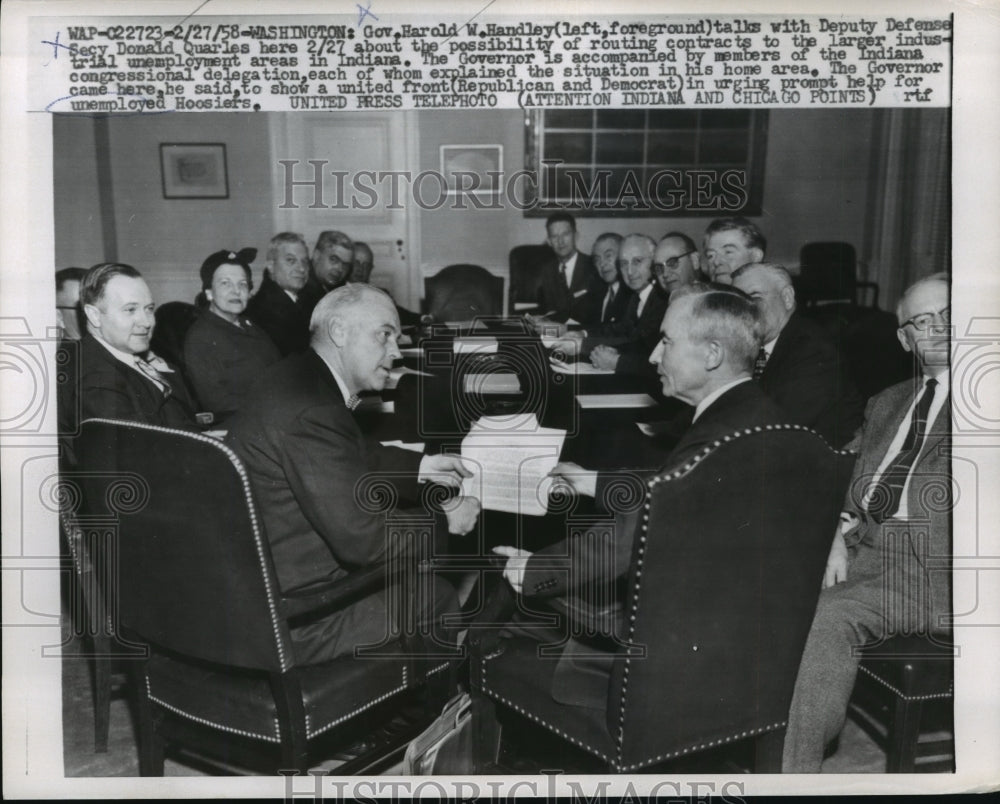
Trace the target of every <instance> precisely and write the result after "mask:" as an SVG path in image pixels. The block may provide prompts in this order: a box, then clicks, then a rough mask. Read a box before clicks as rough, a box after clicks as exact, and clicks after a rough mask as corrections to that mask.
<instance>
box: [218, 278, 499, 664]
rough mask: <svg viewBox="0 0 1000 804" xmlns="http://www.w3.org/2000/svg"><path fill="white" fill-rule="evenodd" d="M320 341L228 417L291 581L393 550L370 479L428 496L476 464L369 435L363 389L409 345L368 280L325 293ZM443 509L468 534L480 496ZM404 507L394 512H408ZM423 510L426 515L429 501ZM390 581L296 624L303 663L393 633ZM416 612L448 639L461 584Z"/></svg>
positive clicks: (302, 581) (439, 587)
mask: <svg viewBox="0 0 1000 804" xmlns="http://www.w3.org/2000/svg"><path fill="white" fill-rule="evenodd" d="M310 333H311V334H310V348H309V350H308V351H307V352H306V353H304V354H302V355H293V356H291V357H289V358H287V359H285V360H283V361H281V362H279V363H276V364H275V365H273V366H271V367H270V368H269V369H268V370H267V371H266V372H265V373H264V375H263V380H262V381H261V382H260V383H258V385H257V386H256V388H255V391H254V392H253V393H251V395H250V397H249V398H248V399H247V401H246V402H245V404H244V406H243V408H241V410H240V412H239V413H238V414H237V415H236V416H235V417H234V418H233V420H232V423H231V425H230V430H229V434H228V436H227V438H226V441H227V443H228V444H229V445H230V446H231V447H232V448H233V449H234V450H235V451H236V453H237V454H238V455H239V456H240V458H241V459H242V460H243V463H244V465H245V466H246V468H247V471H248V473H249V475H250V483H251V485H252V486H253V489H254V493H255V496H256V499H257V505H258V507H259V509H260V511H261V515H262V517H263V519H264V524H265V526H266V528H267V536H268V539H269V540H270V542H271V550H272V554H273V556H274V564H275V569H276V570H277V574H278V582H279V584H280V585H281V589H282V591H283V592H288V591H290V590H292V589H296V588H299V587H302V586H307V585H309V584H312V583H316V582H321V581H331V580H338V579H341V578H346V577H349V575H350V573H351V572H352V570H354V569H357V568H360V567H364V566H368V565H370V564H373V563H376V562H379V561H381V560H383V559H384V558H385V557H386V551H387V544H386V536H387V534H388V532H389V527H388V525H387V522H386V517H387V516H388V514H389V511H388V510H386V511H377V512H375V511H373V510H372V509H371V506H368V505H365V506H362V505H361V501H360V497H362V496H363V495H361V494H360V493H359V488H362V487H363V485H364V483H365V482H368V481H376V480H377V481H378V482H384V483H390V484H391V485H392V486H393V488H394V489H395V493H396V495H397V496H398V499H400V500H404V501H410V502H411V504H412V503H413V501H415V500H417V499H418V496H419V492H418V487H419V484H420V483H423V482H426V481H428V480H435V481H439V482H443V483H445V484H447V485H451V486H454V487H457V486H458V485H459V483H460V481H461V479H462V478H463V477H467V476H468V475H469V472H468V470H466V469H465V467H464V466H463V465H462V462H461V460H460V459H459V458H457V457H456V456H453V455H421V454H418V453H414V452H410V451H409V450H404V449H398V448H395V447H384V446H382V445H381V444H379V443H378V442H376V441H371V440H369V439H368V438H367V437H366V436H364V435H363V434H362V432H361V430H360V429H359V427H358V424H357V422H355V420H354V414H353V410H354V407H355V406H356V404H357V400H358V394H359V393H361V392H362V391H379V390H382V389H383V388H384V387H385V385H386V381H387V380H388V378H389V370H390V368H391V367H392V363H393V361H394V360H395V359H397V358H398V357H399V356H400V353H399V347H398V345H397V340H398V338H399V334H400V333H399V317H398V316H397V315H396V310H395V307H394V306H393V304H392V300H391V299H390V298H389V297H388V295H386V294H385V293H384V292H382V291H381V290H378V289H376V288H372V287H371V286H369V285H363V284H349V285H345V286H344V287H341V288H338V289H336V290H334V291H331V292H330V293H328V294H327V295H326V296H324V297H323V298H322V299H321V300H320V302H319V303H318V304H317V305H316V308H315V309H314V310H313V314H312V319H311V321H310ZM446 508H447V510H446V513H445V516H444V517H440V516H439V517H438V521H437V528H438V532H439V533H441V532H442V531H443V530H444V529H447V531H448V532H450V533H455V534H465V533H468V532H469V530H471V529H472V528H473V527H474V526H475V523H476V520H477V517H478V514H479V503H478V500H476V499H475V498H472V497H457V498H455V499H454V500H453V501H451V502H450V503H448V505H447V506H446ZM401 513H403V512H400V511H396V512H395V514H396V515H399V514H401ZM414 514H415V515H419V516H421V517H423V518H426V517H427V516H428V515H429V514H428V513H427V511H425V510H424V509H423V508H419V507H418V508H415V509H414ZM387 603H388V597H387V593H386V592H385V591H382V592H379V593H376V594H373V595H369V596H368V597H365V598H363V599H361V600H359V601H358V602H357V603H356V604H353V605H351V606H349V607H347V608H345V609H340V610H338V611H336V612H334V613H332V614H330V615H328V616H327V617H324V618H322V619H321V620H319V621H317V622H311V623H308V624H305V625H301V626H298V627H296V628H294V629H292V640H293V643H294V645H295V650H296V655H297V656H298V658H299V660H300V661H301V662H305V663H315V662H322V661H328V660H330V659H333V658H336V657H337V656H342V655H348V654H350V653H351V652H352V651H353V650H354V648H355V647H356V646H358V645H363V644H377V643H379V642H380V641H382V639H383V637H385V635H386V634H387V633H388V631H387V629H388V623H389V617H390V612H389V609H388V606H387ZM420 606H421V608H420V611H419V612H418V616H419V618H420V619H421V620H423V621H425V622H427V623H428V625H429V627H431V628H432V629H433V630H432V634H434V635H435V637H434V638H435V639H436V640H437V641H439V642H441V641H447V640H448V638H449V635H448V632H447V630H446V629H443V628H442V627H441V621H440V620H441V615H442V614H445V613H447V612H451V611H455V610H457V605H456V599H455V592H454V589H453V588H451V586H450V585H449V584H448V583H447V581H445V580H443V579H441V578H439V577H435V583H434V586H433V590H432V599H430V600H422V601H420Z"/></svg>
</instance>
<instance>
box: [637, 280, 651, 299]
mask: <svg viewBox="0 0 1000 804" xmlns="http://www.w3.org/2000/svg"><path fill="white" fill-rule="evenodd" d="M652 292H653V283H652V282H647V283H646V286H645V287H644V288H643V289H642V290H640V291H639V304H642V303H643V302H644V301H646V299H648V298H649V294H650V293H652Z"/></svg>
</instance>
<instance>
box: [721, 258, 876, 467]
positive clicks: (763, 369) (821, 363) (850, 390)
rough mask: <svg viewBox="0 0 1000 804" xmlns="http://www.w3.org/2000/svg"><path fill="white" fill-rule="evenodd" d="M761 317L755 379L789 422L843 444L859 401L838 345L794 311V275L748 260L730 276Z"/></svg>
mask: <svg viewBox="0 0 1000 804" xmlns="http://www.w3.org/2000/svg"><path fill="white" fill-rule="evenodd" d="M732 279H733V284H734V285H735V286H736V287H738V288H739V289H740V290H742V291H744V292H745V293H747V294H748V295H749V296H750V298H751V299H753V302H754V304H755V305H756V306H757V312H758V315H759V317H760V325H761V335H762V336H763V339H764V346H763V348H762V350H761V353H760V355H759V356H758V360H757V368H756V371H755V376H756V378H757V379H758V380H759V381H760V384H761V387H762V388H763V389H764V393H766V394H767V395H768V396H769V397H771V399H773V400H774V401H775V402H777V403H778V405H779V406H780V407H781V408H782V409H784V411H785V413H786V414H787V415H788V417H789V419H788V420H789V421H790V422H792V423H793V424H801V425H804V426H805V427H809V428H811V429H813V430H815V431H816V432H817V433H819V434H820V435H821V436H823V438H825V439H826V440H827V442H829V443H830V445H831V446H834V447H838V448H839V447H841V446H843V445H844V444H846V443H847V442H848V441H850V440H851V439H852V438H853V437H854V433H855V431H856V430H857V428H858V427H859V426H860V425H861V411H862V408H863V405H864V403H863V401H862V399H861V397H860V395H859V394H858V392H857V391H856V390H855V388H854V384H853V383H852V382H851V380H850V379H849V377H848V374H847V371H846V370H845V368H844V364H843V359H842V358H841V355H840V351H839V349H838V348H837V344H836V343H834V341H833V339H832V338H830V337H829V336H828V335H827V334H826V332H825V331H824V330H823V329H822V328H821V327H820V326H819V325H818V324H815V323H814V322H812V321H809V320H808V319H805V318H802V317H801V316H800V315H799V314H798V313H797V312H796V311H795V307H796V304H795V290H794V289H793V288H792V278H791V277H790V276H789V275H788V272H787V271H786V270H785V269H784V268H783V267H781V266H780V265H775V264H774V263H764V262H757V263H750V264H749V265H744V266H742V267H740V268H738V269H737V270H736V271H735V272H734V273H733V275H732Z"/></svg>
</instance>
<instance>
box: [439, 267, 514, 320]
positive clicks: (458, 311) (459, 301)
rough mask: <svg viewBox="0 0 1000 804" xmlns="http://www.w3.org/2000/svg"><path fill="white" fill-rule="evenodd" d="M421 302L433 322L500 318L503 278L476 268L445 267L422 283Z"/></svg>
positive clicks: (481, 268)
mask: <svg viewBox="0 0 1000 804" xmlns="http://www.w3.org/2000/svg"><path fill="white" fill-rule="evenodd" d="M424 299H425V303H426V305H427V312H428V313H429V314H430V315H431V316H433V317H434V320H435V321H471V320H472V319H474V318H477V317H481V316H498V315H502V314H503V277H499V276H493V274H491V273H490V272H489V271H487V270H486V269H485V268H483V267H482V266H479V265H467V264H464V263H462V264H459V265H449V266H448V267H447V268H442V269H441V270H440V271H438V272H437V273H436V274H435V275H434V276H429V277H427V278H426V279H425V280H424Z"/></svg>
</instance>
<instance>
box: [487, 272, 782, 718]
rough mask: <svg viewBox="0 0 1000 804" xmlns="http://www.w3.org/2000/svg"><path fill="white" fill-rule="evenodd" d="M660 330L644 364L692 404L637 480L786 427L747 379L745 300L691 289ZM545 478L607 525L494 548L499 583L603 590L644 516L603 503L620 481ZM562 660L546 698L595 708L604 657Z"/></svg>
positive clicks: (540, 589) (624, 561)
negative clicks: (593, 508) (539, 545)
mask: <svg viewBox="0 0 1000 804" xmlns="http://www.w3.org/2000/svg"><path fill="white" fill-rule="evenodd" d="M660 332H661V339H660V342H659V344H658V345H657V346H656V348H655V350H654V351H653V353H652V355H651V356H650V357H649V360H650V362H651V363H654V364H655V365H656V370H657V374H658V375H659V377H660V381H661V383H662V385H663V393H664V394H665V395H667V396H673V397H676V398H678V399H681V400H683V401H684V402H687V403H688V404H689V405H692V406H694V420H693V422H692V424H691V426H690V427H689V428H688V429H687V431H686V432H685V433H684V435H683V436H682V437H681V440H680V441H679V442H678V443H677V445H676V446H675V447H674V449H673V450H672V451H671V452H670V453H669V454H668V455H667V457H666V460H665V462H664V464H663V466H662V467H661V468H659V469H658V470H656V471H655V472H650V470H649V469H642V470H637V471H636V472H635V474H636V476H637V479H645V478H649V477H652V476H653V475H654V474H660V473H663V472H667V471H670V470H671V469H672V468H674V467H678V466H681V465H683V464H684V463H685V462H686V461H688V460H690V459H691V458H692V457H693V456H694V455H697V454H698V453H699V452H701V451H702V450H703V449H704V448H705V447H706V446H709V445H710V444H712V443H714V442H715V441H718V440H719V439H722V438H725V437H726V436H728V435H731V434H732V433H734V432H736V431H738V430H744V429H747V428H752V427H758V426H761V427H763V426H766V425H769V424H780V423H782V422H784V421H787V419H786V417H785V416H784V414H783V413H782V411H781V410H780V409H779V408H778V406H777V405H775V404H774V403H773V402H772V401H771V400H770V399H768V398H767V397H766V396H765V395H764V393H763V391H761V390H760V388H759V387H758V386H757V384H756V383H754V382H752V381H751V374H752V372H753V362H754V357H755V356H756V354H757V350H758V349H759V348H760V335H759V334H758V329H757V320H756V311H755V309H754V306H753V304H752V303H751V302H750V300H749V299H748V298H747V297H746V295H745V294H743V293H741V292H740V291H735V290H730V289H724V290H716V289H713V288H705V287H703V286H695V287H691V286H689V287H687V288H685V289H684V290H683V291H682V292H679V293H678V294H677V295H676V296H675V298H673V299H672V300H671V303H670V306H669V307H668V308H667V312H666V314H665V315H664V317H663V321H662V325H661V327H660ZM552 475H553V476H554V477H556V478H557V480H560V481H562V483H563V484H564V485H565V486H566V487H568V488H569V489H570V490H571V491H572V492H573V493H575V494H580V495H585V496H589V497H594V498H595V502H596V504H597V506H598V507H599V508H600V509H603V510H605V511H607V512H608V513H612V514H615V527H614V528H592V529H588V530H587V531H585V532H584V533H582V534H578V535H574V536H572V537H570V539H571V540H572V541H571V542H570V541H569V540H566V541H562V542H560V543H558V544H556V545H553V546H550V547H546V548H544V549H543V550H540V551H538V552H537V553H534V554H532V553H529V552H527V551H525V550H520V549H518V548H515V547H509V546H504V547H497V548H494V551H495V552H497V553H499V554H500V555H503V556H506V557H507V564H506V566H505V568H504V577H505V578H506V579H507V581H508V582H509V583H510V584H511V586H512V587H513V589H514V590H515V591H516V592H519V593H521V594H524V595H526V596H529V597H531V596H535V597H554V596H559V595H565V594H566V593H567V592H569V591H572V590H570V589H569V588H568V586H567V580H568V579H573V582H574V583H575V584H577V587H582V586H584V585H588V586H592V585H594V584H596V583H608V582H611V581H614V580H615V579H616V578H619V577H621V576H622V575H624V574H625V573H626V572H627V571H628V569H629V565H630V562H631V557H632V537H633V534H634V532H635V530H636V525H637V521H638V518H639V517H640V516H641V514H642V510H641V509H640V510H637V511H633V512H631V513H629V514H622V513H617V512H615V511H614V509H613V506H612V505H611V503H610V502H609V501H610V500H611V499H612V498H613V497H614V494H612V493H610V492H611V491H612V488H613V481H615V480H616V479H619V478H620V477H621V474H620V473H617V475H616V473H607V474H605V473H598V472H596V471H593V470H586V469H584V468H583V467H582V466H579V465H578V464H575V463H565V462H564V463H559V464H556V466H555V468H554V469H553V470H552ZM719 499H720V500H724V499H725V489H719ZM536 556H540V557H541V559H540V560H539V559H536V558H535V557H536ZM567 556H568V558H566V557H567ZM611 556H613V557H614V558H613V562H612V565H611V566H609V562H608V560H607V558H606V557H611ZM560 557H562V562H564V563H562V566H559V565H560V563H561V562H560ZM569 564H572V566H571V567H569ZM568 567H569V572H567V568H568ZM571 644H572V643H571ZM570 654H571V650H570V651H567V654H566V661H562V660H561V661H560V664H559V665H558V666H557V669H556V672H555V674H554V676H553V686H552V695H553V697H554V698H555V699H556V700H557V701H560V702H561V703H567V704H574V705H579V706H598V707H600V706H603V701H604V699H605V698H606V696H607V685H608V677H607V675H606V672H607V669H608V668H607V667H604V669H603V670H601V669H600V668H601V667H602V666H603V665H604V664H606V663H605V662H604V661H603V658H602V659H598V660H597V661H596V664H597V667H596V668H595V667H591V668H590V672H588V671H587V670H586V669H584V668H585V666H587V665H588V662H589V660H588V659H584V658H582V657H581V658H574V659H573V660H572V661H570V660H569V655H570ZM581 670H583V672H580V671H581ZM594 670H596V672H594Z"/></svg>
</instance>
